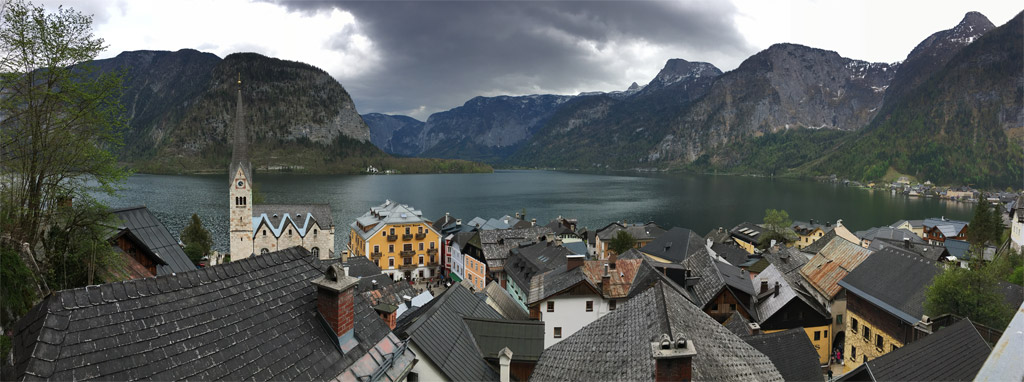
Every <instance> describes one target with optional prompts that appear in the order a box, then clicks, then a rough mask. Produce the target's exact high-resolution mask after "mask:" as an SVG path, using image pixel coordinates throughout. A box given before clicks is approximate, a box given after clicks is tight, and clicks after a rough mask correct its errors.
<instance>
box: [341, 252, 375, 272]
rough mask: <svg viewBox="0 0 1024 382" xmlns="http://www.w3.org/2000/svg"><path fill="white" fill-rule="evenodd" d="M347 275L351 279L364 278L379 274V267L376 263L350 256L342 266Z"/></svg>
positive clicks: (360, 257)
mask: <svg viewBox="0 0 1024 382" xmlns="http://www.w3.org/2000/svg"><path fill="white" fill-rule="evenodd" d="M344 266H345V269H346V270H347V271H348V275H349V276H352V277H365V276H373V275H379V274H380V267H378V266H377V264H376V263H374V262H372V261H370V259H367V258H365V257H362V256H352V257H349V258H348V261H347V262H346V263H345V264H344Z"/></svg>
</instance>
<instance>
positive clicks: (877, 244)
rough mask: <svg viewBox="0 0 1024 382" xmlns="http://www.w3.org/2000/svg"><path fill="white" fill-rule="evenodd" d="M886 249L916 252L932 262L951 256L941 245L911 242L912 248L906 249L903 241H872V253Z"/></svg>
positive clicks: (879, 239) (870, 247)
mask: <svg viewBox="0 0 1024 382" xmlns="http://www.w3.org/2000/svg"><path fill="white" fill-rule="evenodd" d="M948 241H949V240H947V242H948ZM885 247H893V248H899V249H902V250H904V251H910V252H914V253H916V254H918V255H919V256H921V257H923V258H926V259H928V260H931V261H939V260H940V259H943V258H944V257H946V256H949V255H950V254H949V251H948V250H947V249H946V247H944V246H942V245H941V244H938V245H932V244H928V243H913V242H911V243H910V248H907V247H906V243H904V242H903V240H895V239H883V238H878V239H876V240H872V241H871V245H869V246H868V249H871V250H872V251H878V250H881V249H882V248H885Z"/></svg>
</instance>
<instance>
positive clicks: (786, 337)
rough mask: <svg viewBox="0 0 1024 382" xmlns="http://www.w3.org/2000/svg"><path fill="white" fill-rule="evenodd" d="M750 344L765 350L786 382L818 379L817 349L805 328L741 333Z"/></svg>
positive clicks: (819, 370)
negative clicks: (748, 333)
mask: <svg viewBox="0 0 1024 382" xmlns="http://www.w3.org/2000/svg"><path fill="white" fill-rule="evenodd" d="M742 338H743V340H744V341H747V343H748V344H750V346H753V347H754V348H755V349H757V351H759V352H761V353H764V355H766V356H768V358H769V359H771V360H772V363H774V364H775V368H776V369H778V370H779V373H780V374H782V378H783V379H785V380H787V381H821V380H822V376H821V366H820V365H819V364H818V350H817V349H815V348H814V344H812V343H811V339H810V338H809V337H807V333H806V332H804V328H793V329H789V330H784V331H781V332H775V333H766V334H758V335H753V336H742Z"/></svg>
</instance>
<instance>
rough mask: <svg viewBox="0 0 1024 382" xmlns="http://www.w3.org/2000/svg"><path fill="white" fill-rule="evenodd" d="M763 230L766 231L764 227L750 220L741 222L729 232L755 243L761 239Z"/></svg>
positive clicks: (738, 237)
mask: <svg viewBox="0 0 1024 382" xmlns="http://www.w3.org/2000/svg"><path fill="white" fill-rule="evenodd" d="M762 232H764V228H761V227H760V226H758V225H756V224H753V223H750V222H743V223H740V224H739V225H737V226H735V227H732V229H730V230H729V234H730V235H732V236H733V237H735V238H737V239H740V240H743V241H745V242H748V243H752V244H755V245H756V244H757V242H758V240H760V239H761V233H762Z"/></svg>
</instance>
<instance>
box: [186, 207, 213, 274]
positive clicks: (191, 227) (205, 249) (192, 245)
mask: <svg viewBox="0 0 1024 382" xmlns="http://www.w3.org/2000/svg"><path fill="white" fill-rule="evenodd" d="M181 242H182V243H185V254H186V255H188V258H189V260H192V263H193V264H196V265H198V264H199V261H200V260H202V258H203V257H204V256H209V255H210V248H211V247H213V238H212V237H211V236H210V231H207V230H206V228H203V222H202V221H200V220H199V215H197V214H192V219H191V220H190V221H189V222H188V225H187V226H185V230H183V231H181Z"/></svg>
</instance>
